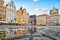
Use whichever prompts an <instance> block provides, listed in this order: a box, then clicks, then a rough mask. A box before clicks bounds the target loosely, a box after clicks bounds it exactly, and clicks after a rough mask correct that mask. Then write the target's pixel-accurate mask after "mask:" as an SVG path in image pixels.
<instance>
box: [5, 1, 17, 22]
mask: <svg viewBox="0 0 60 40" xmlns="http://www.w3.org/2000/svg"><path fill="white" fill-rule="evenodd" d="M11 22H12V23H15V22H16V7H15V5H14V2H13V1H11V2H10V3H8V4H7V5H6V23H11Z"/></svg>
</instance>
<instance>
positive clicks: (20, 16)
mask: <svg viewBox="0 0 60 40" xmlns="http://www.w3.org/2000/svg"><path fill="white" fill-rule="evenodd" d="M16 17H17V24H20V25H28V18H29V14H28V13H27V11H26V9H22V7H21V8H20V9H19V10H18V11H17V15H16Z"/></svg>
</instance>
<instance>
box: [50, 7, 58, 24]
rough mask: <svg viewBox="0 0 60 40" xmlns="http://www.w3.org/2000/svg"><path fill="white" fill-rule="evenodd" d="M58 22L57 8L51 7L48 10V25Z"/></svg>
mask: <svg viewBox="0 0 60 40" xmlns="http://www.w3.org/2000/svg"><path fill="white" fill-rule="evenodd" d="M58 23H59V11H58V8H55V7H53V9H51V10H50V25H58Z"/></svg>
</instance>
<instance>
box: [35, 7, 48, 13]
mask: <svg viewBox="0 0 60 40" xmlns="http://www.w3.org/2000/svg"><path fill="white" fill-rule="evenodd" d="M35 11H36V12H40V13H44V12H47V11H48V8H43V9H40V8H36V9H35Z"/></svg>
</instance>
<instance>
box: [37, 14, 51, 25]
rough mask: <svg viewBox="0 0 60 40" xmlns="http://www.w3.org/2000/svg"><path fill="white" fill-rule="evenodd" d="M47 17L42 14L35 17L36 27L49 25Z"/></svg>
mask: <svg viewBox="0 0 60 40" xmlns="http://www.w3.org/2000/svg"><path fill="white" fill-rule="evenodd" d="M49 20H50V19H49V15H48V14H43V15H38V16H37V17H36V25H49V23H50V22H49Z"/></svg>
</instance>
